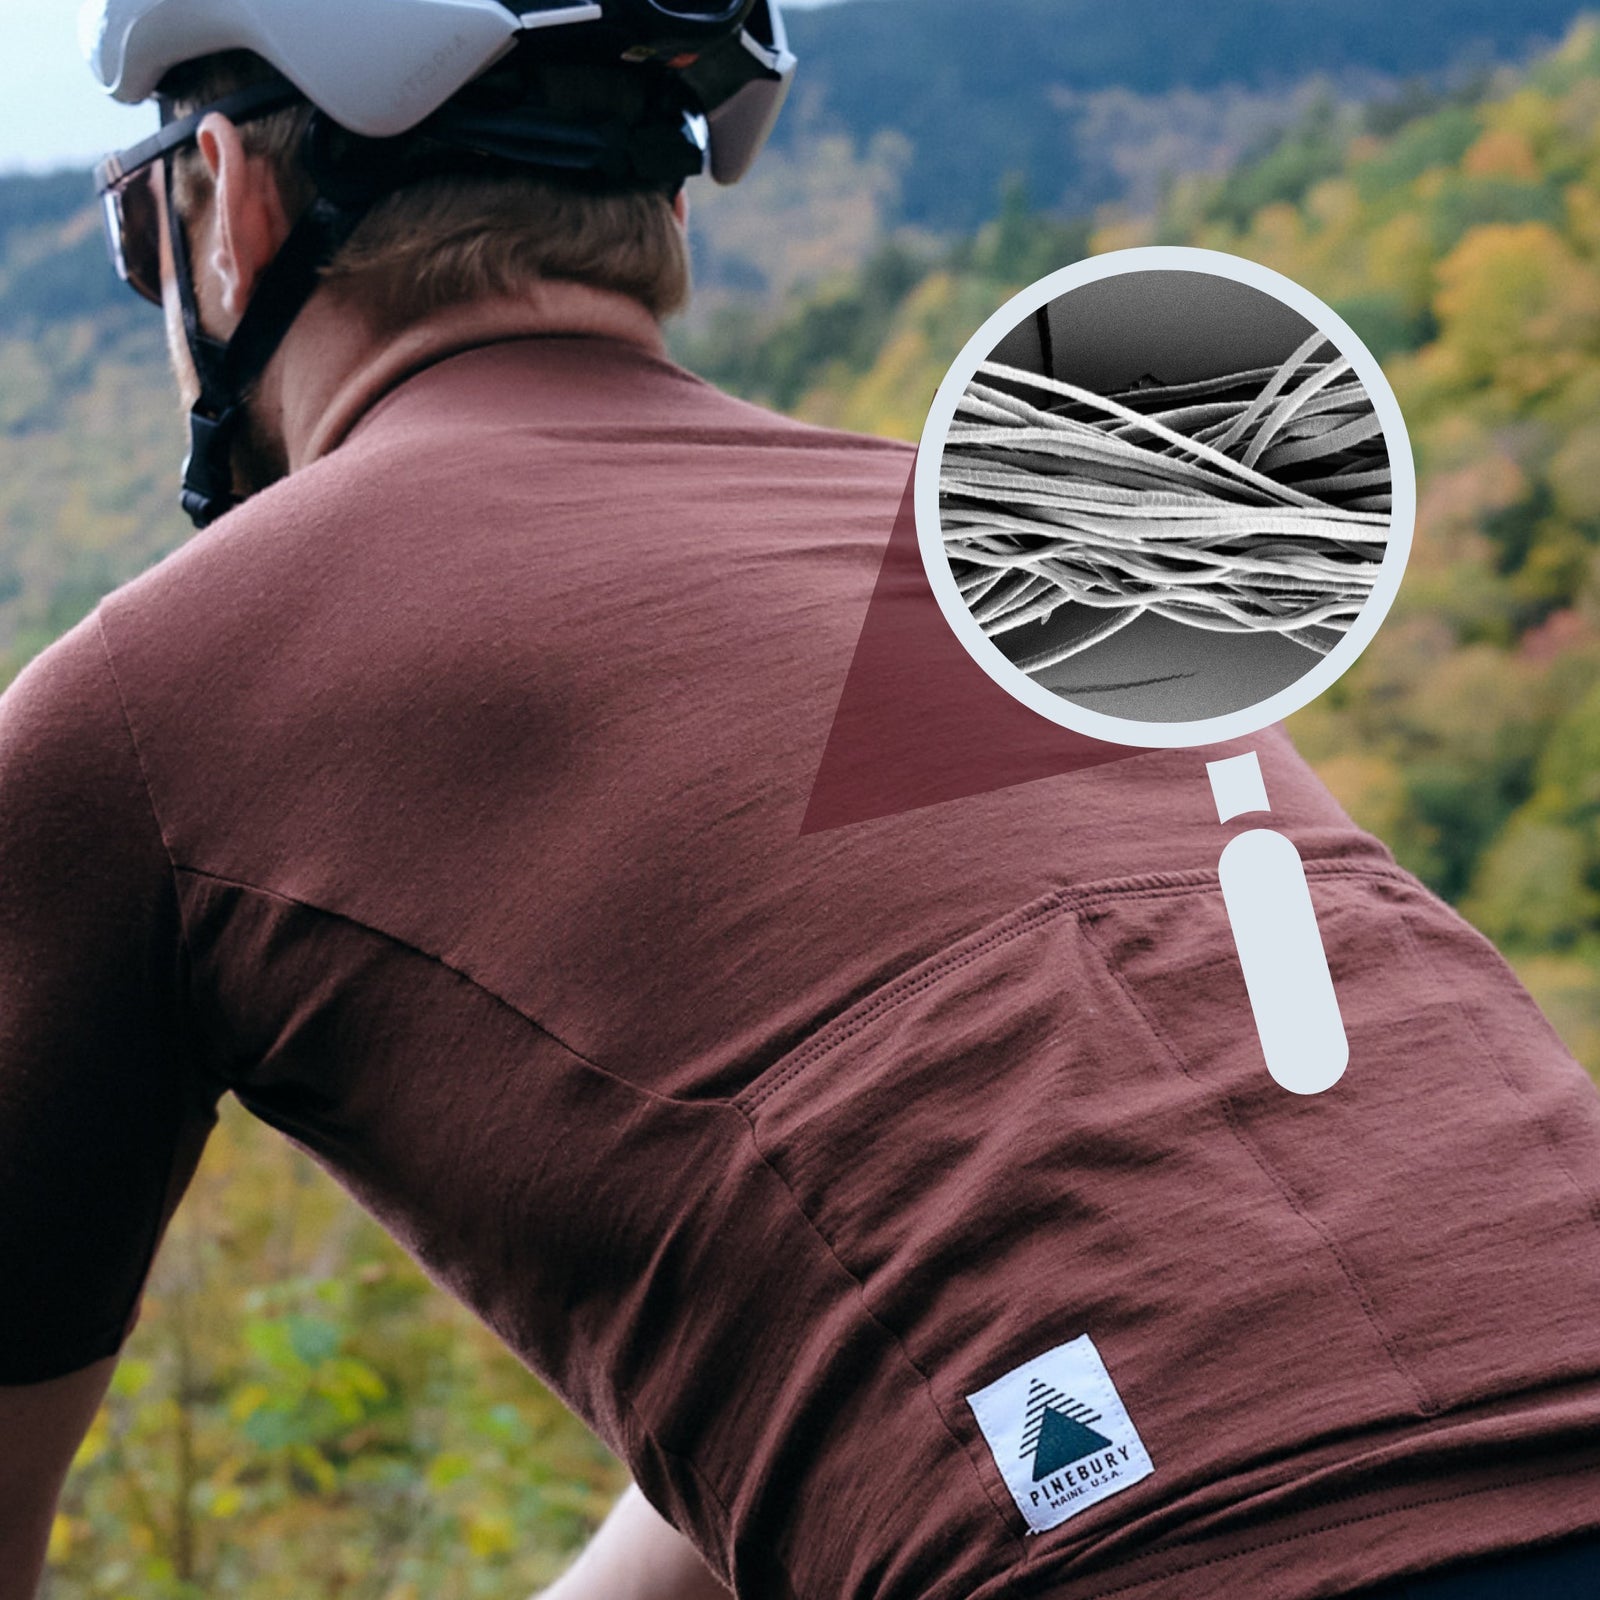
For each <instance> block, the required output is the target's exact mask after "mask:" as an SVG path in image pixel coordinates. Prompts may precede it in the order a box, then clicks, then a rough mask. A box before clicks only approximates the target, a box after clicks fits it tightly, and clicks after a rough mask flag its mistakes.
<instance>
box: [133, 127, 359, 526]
mask: <svg viewBox="0 0 1600 1600" xmlns="http://www.w3.org/2000/svg"><path fill="white" fill-rule="evenodd" d="M162 165H163V167H164V169H165V170H164V174H163V176H164V180H165V185H166V210H167V232H168V238H169V240H170V243H171V248H172V265H173V276H174V278H175V279H176V280H177V290H178V302H179V306H180V308H181V310H182V314H183V335H184V342H185V343H186V344H187V345H188V347H189V356H190V359H191V360H192V361H193V363H194V370H195V377H196V378H197V379H198V381H199V385H200V394H199V398H198V399H197V400H196V401H195V403H194V405H193V406H191V407H190V409H189V453H188V455H187V457H185V459H184V463H183V487H182V491H181V494H180V499H181V501H182V504H183V509H184V511H185V513H186V514H187V515H188V518H189V520H190V521H191V522H192V523H193V524H194V525H195V526H196V527H197V528H203V527H205V526H206V525H207V524H208V523H211V522H214V521H215V520H216V519H217V518H218V517H220V516H221V515H222V513H223V512H224V511H227V510H229V509H230V508H231V507H232V506H234V505H236V504H237V503H238V501H239V498H240V497H239V496H238V495H237V494H236V493H235V491H234V479H233V451H234V444H235V442H236V440H237V439H238V436H239V429H240V427H241V426H242V425H243V422H244V418H245V404H246V401H247V400H248V398H249V396H250V393H251V391H252V390H253V389H254V387H255V385H256V383H257V381H258V380H259V379H260V377H261V374H262V373H263V372H264V371H265V370H266V368H267V363H268V362H269V361H271V359H272V357H273V355H274V354H275V353H276V352H277V349H278V347H279V346H280V345H281V344H282V343H283V340H284V338H285V336H286V335H287V334H288V332H289V329H290V327H291V325H292V324H293V323H294V321H295V318H296V317H298V316H299V315H300V312H301V311H302V310H303V309H304V307H305V304H306V302H307V301H308V300H309V299H310V298H311V296H312V294H313V292H314V291H315V290H316V287H317V283H318V281H319V279H320V277H321V274H322V269H323V268H324V267H325V266H327V264H328V263H329V262H330V261H331V260H332V259H333V257H334V256H335V255H336V254H337V253H338V250H339V248H340V246H342V245H343V244H344V242H345V240H347V239H348V238H349V237H350V235H351V233H352V232H354V230H355V227H356V224H357V223H358V222H360V220H361V218H362V217H363V216H364V215H365V214H366V212H367V210H368V209H369V208H370V205H371V203H372V202H371V200H370V199H369V200H367V201H365V202H363V203H356V204H347V205H335V204H333V202H332V201H330V200H328V199H326V198H324V197H320V196H319V197H318V198H317V199H314V200H313V201H312V202H311V204H310V205H309V206H308V207H307V208H306V210H305V211H304V212H303V213H302V214H301V216H300V217H299V219H298V220H297V221H296V222H295V224H294V226H293V227H292V228H291V229H290V230H289V234H288V237H287V238H286V239H285V240H284V241H283V244H282V245H281V246H280V247H279V249H278V252H277V254H276V255H275V256H274V257H273V258H272V260H271V261H270V262H269V263H268V264H267V266H266V268H265V270H264V271H263V272H262V274H261V276H260V278H259V279H258V280H257V282H256V285H255V289H254V291H253V292H252V294H251V296H250V303H249V304H248V305H247V306H246V307H245V310H244V315H243V316H242V317H241V318H240V319H239V324H238V326H237V327H236V328H235V329H234V331H233V335H232V337H231V338H229V339H228V340H226V341H223V340H220V339H216V338H213V337H212V336H211V335H210V334H208V333H207V332H206V331H205V330H204V328H203V327H202V326H201V323H200V309H199V303H198V300H197V297H196V295H195V287H194V271H193V264H192V260H191V257H190V253H189V246H188V239H187V237H186V234H185V231H184V227H183V223H182V221H181V220H180V218H179V216H178V208H177V205H176V204H175V196H174V193H173V187H174V186H173V162H172V158H171V157H170V156H168V157H166V158H165V159H164V161H163V163H162Z"/></svg>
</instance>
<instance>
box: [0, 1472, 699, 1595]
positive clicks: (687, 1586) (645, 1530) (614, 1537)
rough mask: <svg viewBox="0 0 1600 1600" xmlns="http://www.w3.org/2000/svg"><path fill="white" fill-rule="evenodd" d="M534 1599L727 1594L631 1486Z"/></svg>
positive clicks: (637, 1490) (677, 1533) (697, 1553)
mask: <svg viewBox="0 0 1600 1600" xmlns="http://www.w3.org/2000/svg"><path fill="white" fill-rule="evenodd" d="M0 1600H10V1596H8V1595H0ZM539 1600H728V1591H727V1589H726V1588H724V1587H723V1585H722V1584H721V1583H720V1582H719V1581H718V1580H717V1579H716V1578H715V1577H714V1576H713V1575H712V1572H711V1569H710V1568H709V1567H708V1566H707V1565H706V1564H705V1562H704V1561H703V1560H702V1559H701V1558H700V1555H699V1552H698V1551H696V1549H695V1548H694V1546H693V1545H692V1544H690V1543H689V1541H688V1540H687V1539H685V1538H684V1536H683V1535H682V1534H681V1533H679V1532H678V1530H677V1529H676V1528H674V1527H673V1526H672V1524H671V1523H669V1522H668V1521H666V1519H665V1518H664V1517H662V1515H661V1513H660V1512H658V1511H657V1510H656V1509H655V1507H654V1506H652V1505H651V1504H650V1502H649V1501H648V1500H646V1499H645V1497H644V1496H643V1495H642V1494H641V1493H640V1492H639V1488H638V1485H637V1484H630V1485H629V1486H628V1488H627V1490H626V1491H625V1492H624V1493H623V1495H622V1497H621V1498H620V1499H619V1500H618V1501H617V1503H616V1504H615V1505H614V1506H613V1507H612V1508H611V1512H610V1514H609V1515H608V1516H607V1517H606V1520H605V1521H604V1522H602V1523H601V1524H600V1526H599V1528H598V1529H597V1530H596V1532H595V1535H594V1537H593V1538H592V1539H591V1540H590V1541H589V1543H588V1544H587V1545H586V1546H585V1547H584V1549H583V1552H582V1554H580V1555H579V1557H578V1559H577V1560H576V1561H574V1562H573V1564H572V1565H571V1566H570V1567H568V1568H567V1570H566V1571H565V1572H564V1573H562V1575H561V1576H560V1577H559V1578H557V1579H556V1581H555V1582H554V1583H553V1584H551V1585H550V1587H549V1588H548V1589H545V1590H543V1591H541V1593H540V1595H539Z"/></svg>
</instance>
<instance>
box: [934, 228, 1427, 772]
mask: <svg viewBox="0 0 1600 1600" xmlns="http://www.w3.org/2000/svg"><path fill="white" fill-rule="evenodd" d="M1414 504H1415V489H1414V483H1413V477H1412V469H1411V456H1410V449H1409V444H1408V442H1407V439H1406V434H1405V427H1404V423H1403V422H1402V420H1401V417H1400V411H1399V407H1398V405H1397V404H1396V402H1395V400H1394V397H1393V394H1392V392H1391V391H1390V389H1389V386H1388V384H1387V382H1386V381H1385V380H1384V377H1383V374H1382V372H1381V371H1380V370H1379V368H1378V365H1377V363H1376V362H1375V361H1374V360H1373V358H1372V357H1371V355H1370V354H1369V353H1368V352H1367V351H1366V349H1365V348H1364V347H1363V346H1362V345H1361V343H1360V341H1359V340H1358V339H1357V338H1356V337H1355V335H1354V334H1353V333H1352V332H1351V331H1350V329H1349V328H1348V327H1347V326H1346V325H1345V324H1344V323H1343V322H1342V321H1341V320H1340V319H1339V318H1338V317H1337V316H1336V315H1335V314H1334V313H1333V312H1332V311H1331V310H1329V309H1328V307H1326V306H1324V305H1323V304H1322V303H1321V302H1320V301H1318V300H1317V299H1316V298H1315V297H1314V296H1312V295H1311V294H1309V293H1308V292H1307V291H1306V290H1304V289H1301V288H1300V287H1299V286H1298V285H1296V284H1293V283H1291V282H1290V281H1289V280H1287V279H1285V278H1282V277H1280V276H1279V275H1278V274H1276V273H1273V272H1270V271H1269V270H1268V269H1266V268H1263V267H1260V266H1257V265H1256V264H1255V263H1253V262H1248V261H1244V260H1241V259H1239V258H1237V257H1232V256H1226V255H1222V254H1220V253H1219V252H1215V251H1205V250H1189V249H1178V248H1154V249H1146V250H1129V251H1120V252H1116V253H1114V254H1112V255H1108V256H1101V257H1097V258H1094V259H1092V260H1090V261H1085V262H1080V263H1078V264H1077V265H1076V266H1073V267H1069V268H1066V269H1064V270H1063V271H1062V272H1059V273H1055V274H1052V275H1051V276H1050V277H1048V278H1045V279H1042V280H1041V281H1040V282H1039V283H1036V284H1034V285H1033V286H1032V287H1031V288H1029V289H1027V290H1024V291H1023V293H1022V294H1020V295H1018V296H1017V297H1016V298H1015V299H1013V300H1012V301H1011V302H1010V303H1009V304H1008V305H1006V306H1004V307H1002V308H1001V310H1000V311H998V312H997V313H996V314H995V315H994V316H993V317H991V318H990V319H989V321H988V322H987V323H985V324H984V326H983V327H982V328H981V329H980V330H979V331H978V333H977V334H976V335H975V336H974V337H973V339H972V340H971V341H970V342H969V344H968V345H967V347H966V349H965V350H964V351H963V352H962V354H961V356H960V357H958V359H957V360H956V362H955V364H954V365H953V366H952V367H951V369H950V371H949V373H948V374H947V375H946V377H945V380H944V382H943V383H942V384H941V386H940V389H939V392H938V395H937V397H936V399H935V401H934V405H933V408H932V410H931V411H930V414H929V418H928V423H927V427H926V429H925V430H924V433H923V440H922V449H921V452H920V454H919V457H918V461H917V483H916V514H917V529H918V538H919V541H920V543H921V546H922V552H923V559H924V564H925V566H926V567H927V571H928V576H929V581H930V583H931V584H932V586H933V589H934V592H935V594H936V595H937V597H938V599H939V603H940V606H941V608H942V609H943V611H944V613H945V616H946V618H947V620H948V621H949V622H950V624H951V626H952V627H953V628H954V630H955V632H956V633H957V635H958V637H960V638H961V640H962V642H963V643H964V644H965V645H966V647H967V649H968V651H969V653H970V654H971V655H972V656H973V658H974V659H975V660H976V661H977V662H978V664H979V665H980V666H982V667H983V668H984V670H985V671H986V672H987V673H989V675H990V676H991V677H992V678H994V679H995V681H996V682H998V683H1000V684H1001V685H1002V687H1004V688H1006V689H1007V690H1008V691H1009V692H1010V693H1011V694H1012V695H1013V696H1014V697H1015V698H1017V699H1020V700H1022V701H1024V702H1025V703H1026V704H1028V705H1030V706H1031V707H1032V708H1033V709H1035V710H1037V711H1040V712H1041V713H1043V714H1044V715H1045V716H1047V717H1050V718H1051V719H1052V720H1054V721H1056V722H1059V723H1062V724H1064V725H1066V726H1068V727H1071V728H1074V729H1075V730H1077V731H1078V732H1080V733H1085V734H1089V735H1091V736H1093V737H1096V738H1100V739H1104V740H1108V741H1110V742H1112V743H1116V744H1124V745H1138V746H1174V745H1187V744H1205V743H1213V742H1216V741H1219V740H1222V739H1229V738H1235V737H1238V736H1241V735H1244V734H1248V733H1251V732H1254V731H1255V730H1257V729H1258V728H1260V727H1262V726H1264V725H1265V724H1267V723H1269V722H1273V721H1276V720H1278V719H1279V718H1280V717H1283V716H1285V715H1287V714H1288V713H1289V712H1290V711H1292V710H1295V709H1297V708H1298V707H1299V706H1301V705H1303V704H1305V703H1306V702H1307V701H1308V700H1310V699H1311V698H1313V697H1314V696H1315V695H1316V694H1318V693H1319V692H1320V691H1321V690H1322V689H1324V688H1326V687H1327V686H1328V685H1329V684H1330V683H1332V682H1333V680H1334V679H1335V678H1336V677H1338V675H1339V674H1340V673H1341V672H1342V671H1343V670H1344V669H1345V668H1346V667H1347V666H1348V665H1349V664H1350V663H1351V662H1352V661H1354V659H1355V657H1356V656H1357V655H1358V654H1359V653H1360V651H1361V650H1362V649H1363V648H1364V646H1365V644H1366V642H1367V640H1368V639H1370V638H1371V636H1372V634H1373V633H1374V632H1375V631H1376V629H1377V626H1378V624H1379V622H1380V621H1381V620H1382V617H1383V615H1384V613H1385V612H1386V611H1387V609H1388V606H1389V604H1390V601H1391V600H1392V599H1393V597H1394V593H1395V590H1396V589H1397V588H1398V586H1399V581H1400V576H1401V572H1402V571H1403V569H1404V565H1405V558H1406V554H1407V550H1408V548H1409V544H1410V535H1411V523H1412V518H1413V512H1414Z"/></svg>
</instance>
